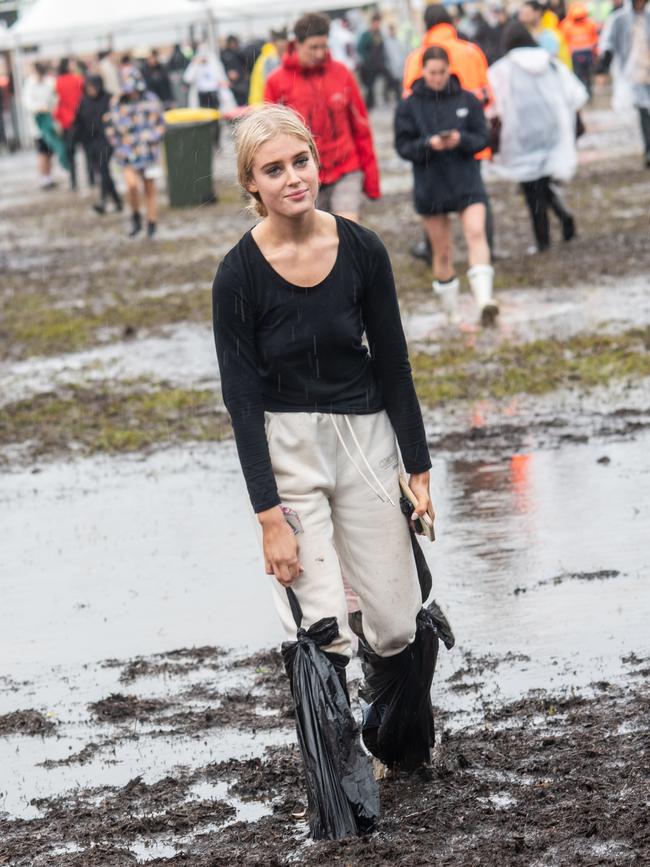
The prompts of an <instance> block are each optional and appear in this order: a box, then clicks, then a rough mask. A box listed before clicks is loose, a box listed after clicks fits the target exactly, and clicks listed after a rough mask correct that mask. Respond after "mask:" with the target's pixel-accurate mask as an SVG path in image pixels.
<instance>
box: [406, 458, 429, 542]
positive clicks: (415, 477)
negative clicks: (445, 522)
mask: <svg viewBox="0 0 650 867" xmlns="http://www.w3.org/2000/svg"><path fill="white" fill-rule="evenodd" d="M409 487H410V489H411V490H412V491H413V493H414V494H415V496H416V497H417V501H418V504H417V506H416V507H415V509H414V510H413V514H412V515H411V521H416V520H417V519H418V518H421V517H422V516H423V515H424V513H425V512H428V513H429V515H430V517H431V520H432V521H433V520H434V518H435V517H436V513H435V512H434V511H433V504H432V503H431V496H430V495H429V471H428V470H427V472H426V473H413V474H412V475H411V476H409ZM414 529H415V528H414Z"/></svg>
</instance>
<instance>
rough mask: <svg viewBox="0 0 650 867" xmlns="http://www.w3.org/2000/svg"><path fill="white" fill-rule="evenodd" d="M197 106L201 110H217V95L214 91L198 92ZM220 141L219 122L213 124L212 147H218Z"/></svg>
mask: <svg viewBox="0 0 650 867" xmlns="http://www.w3.org/2000/svg"><path fill="white" fill-rule="evenodd" d="M199 105H200V106H201V108H215V109H217V110H218V109H219V94H218V93H217V91H216V90H202V91H199ZM220 141H221V129H220V127H219V121H218V120H217V121H215V122H214V146H215V147H216V148H218V147H219V142H220Z"/></svg>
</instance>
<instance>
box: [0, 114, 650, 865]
mask: <svg viewBox="0 0 650 867" xmlns="http://www.w3.org/2000/svg"><path fill="white" fill-rule="evenodd" d="M586 120H587V127H588V130H589V131H588V134H587V136H586V137H585V139H584V140H583V141H582V142H581V164H580V168H579V172H578V176H577V177H576V179H575V181H574V182H573V183H572V184H571V185H570V187H569V188H568V190H567V198H568V201H569V203H570V204H571V206H572V207H573V208H574V209H575V211H576V216H577V222H578V238H577V239H575V240H574V241H573V242H571V244H570V245H565V244H562V243H561V242H559V241H557V242H556V243H555V245H554V247H553V248H552V250H551V252H550V253H547V254H544V255H533V256H529V255H526V252H525V251H526V248H527V247H528V246H530V244H531V235H530V227H529V224H528V218H527V214H526V212H525V210H524V205H523V201H522V200H521V198H520V196H519V194H518V192H517V191H516V189H515V188H514V187H512V186H509V185H507V184H503V183H501V182H496V181H493V180H490V182H489V186H490V192H491V195H492V200H493V204H494V211H495V218H496V226H497V244H496V252H497V260H496V262H495V267H496V275H497V283H496V285H497V289H498V292H499V298H500V302H501V305H502V316H501V323H500V326H499V328H497V329H496V330H494V331H490V332H487V333H485V332H481V331H480V329H478V328H477V326H476V314H475V311H474V310H473V308H472V303H471V299H470V297H469V295H468V293H467V291H465V293H464V295H463V297H462V299H461V301H462V303H461V314H462V323H461V326H460V328H458V329H451V328H449V327H448V326H447V325H446V323H445V321H444V318H443V317H442V315H441V312H440V310H439V309H438V308H437V306H436V304H435V301H434V300H433V299H432V297H431V290H430V279H431V278H430V274H429V272H428V269H427V267H426V265H425V264H423V263H421V262H418V261H415V260H413V259H412V258H411V256H410V255H409V253H408V246H409V244H410V242H411V241H412V240H413V239H415V238H416V237H417V236H418V235H419V227H418V223H417V219H416V217H415V216H414V214H413V211H412V207H411V198H410V179H409V174H408V170H405V167H404V165H403V164H401V163H400V162H399V161H398V160H396V158H395V157H394V155H393V153H392V149H391V145H390V125H389V115H388V113H386V112H384V111H382V110H379V111H378V112H377V113H376V115H375V118H374V123H375V131H376V136H377V142H378V147H379V151H380V158H381V164H382V176H383V180H384V186H385V191H386V193H385V196H384V198H383V199H382V201H381V202H378V203H371V204H369V205H368V206H367V209H366V211H365V217H364V219H365V222H366V223H367V224H368V225H370V226H371V227H372V228H374V229H376V230H377V231H378V232H379V233H380V235H381V236H382V238H383V239H384V241H385V242H386V244H387V246H388V248H389V251H390V253H391V257H392V260H393V263H394V266H395V271H396V277H397V283H398V288H399V293H400V303H401V305H402V309H403V314H404V321H405V327H406V332H407V337H408V339H409V343H410V348H411V357H412V361H413V367H414V373H415V379H416V384H417V388H418V392H419V394H420V398H421V400H422V403H423V407H424V409H425V415H426V420H427V430H428V436H429V442H430V446H431V450H432V455H433V456H434V469H433V479H434V485H435V486H436V487H437V489H438V493H437V496H436V502H437V504H438V505H439V507H440V510H439V514H440V517H439V527H440V534H439V535H440V539H439V541H438V542H437V543H436V546H435V548H431V549H428V550H427V552H426V553H427V557H428V559H429V562H430V564H431V566H432V568H433V570H434V577H435V581H436V595H438V594H439V593H440V594H442V595H441V597H440V601H442V602H443V605H445V606H446V607H447V608H448V610H449V611H450V614H451V619H452V622H453V624H454V626H455V627H456V631H457V634H458V638H459V641H458V648H457V649H456V650H454V651H453V652H452V653H451V654H449V655H443V656H441V659H440V660H439V669H438V672H437V675H436V679H435V683H434V703H435V705H436V717H437V732H438V737H437V746H436V751H435V758H434V764H433V769H432V773H431V775H430V777H429V778H426V779H425V778H422V777H413V778H403V777H394V778H389V779H387V780H385V781H383V782H382V783H381V799H382V811H383V815H382V820H381V824H380V826H379V828H378V830H377V832H376V833H375V834H373V835H371V836H369V837H367V838H363V839H359V840H351V841H346V842H344V843H338V844H333V843H318V844H313V843H311V842H310V841H309V840H308V833H307V827H306V823H305V820H304V818H303V817H302V816H301V813H302V811H303V809H304V803H303V787H302V781H301V777H300V773H301V772H300V763H299V760H298V755H297V751H296V747H295V735H294V732H293V719H292V711H291V702H290V697H289V695H288V691H287V687H286V683H285V680H284V676H283V674H282V672H281V666H280V661H279V655H278V653H277V651H274V650H271V649H268V648H269V647H270V646H271V645H272V643H273V640H274V638H275V633H271V632H270V631H269V629H270V628H269V626H268V622H269V620H270V618H273V617H274V614H273V612H271V611H270V610H269V609H270V605H269V604H268V596H267V595H266V594H267V593H268V588H266V587H263V585H262V584H261V583H260V582H259V575H258V573H259V571H260V570H259V562H258V558H257V554H256V552H255V551H254V550H253V535H252V532H251V531H250V527H249V524H250V518H249V516H248V515H247V513H246V508H245V506H244V499H245V496H244V495H243V494H242V493H241V492H239V493H238V492H237V489H236V485H237V484H238V483H239V482H238V474H237V470H236V457H235V455H234V452H233V448H232V444H231V443H229V442H228V440H229V437H230V430H229V425H228V420H227V417H226V414H225V413H224V411H223V408H222V407H221V406H220V403H219V395H218V377H217V372H216V364H215V359H214V348H213V345H212V337H211V333H210V284H211V280H212V276H213V274H214V270H215V267H216V264H217V262H218V260H219V258H220V256H221V255H222V254H223V253H224V252H225V251H226V250H227V249H228V248H229V247H230V246H231V245H232V244H233V243H234V242H235V241H236V240H237V239H238V237H239V236H240V235H241V233H242V232H243V231H244V230H245V229H246V228H247V227H248V226H249V225H250V222H249V218H248V216H247V215H246V214H245V212H244V210H243V208H242V203H241V198H240V196H239V193H238V192H237V190H236V189H235V188H234V186H233V185H232V181H231V178H232V153H231V150H229V147H230V146H229V144H228V141H227V139H226V144H225V149H224V152H223V153H222V154H221V155H220V156H219V157H218V158H217V160H216V169H215V170H216V175H217V181H218V190H219V195H220V202H219V204H218V205H217V206H213V207H206V208H200V209H196V210H190V211H171V210H169V209H167V208H166V207H165V206H164V205H163V208H162V213H161V218H160V231H159V237H158V238H157V239H156V240H155V241H153V242H150V241H147V240H146V239H137V240H135V241H128V240H127V239H126V238H125V236H124V220H123V218H122V217H120V216H118V215H107V216H106V217H105V218H103V219H102V218H99V217H97V216H96V215H94V214H92V212H91V211H90V204H91V202H92V200H93V195H92V192H91V191H88V190H85V191H82V193H80V194H79V195H78V196H73V195H71V194H70V193H68V192H67V191H66V190H65V189H64V188H63V186H61V187H60V188H59V189H58V190H56V191H54V192H52V193H49V194H42V193H39V192H38V191H37V190H35V189H34V187H33V175H32V171H33V166H32V162H33V157H32V156H31V155H17V156H13V157H9V158H3V159H0V180H1V182H2V185H3V193H4V196H3V200H2V202H0V215H1V216H2V217H3V219H2V221H1V222H0V268H1V269H2V273H3V279H2V282H1V284H0V379H1V381H2V394H0V471H1V475H0V480H1V481H2V483H3V484H2V487H1V489H0V550H2V552H3V559H4V561H5V562H6V563H7V564H8V567H7V568H6V570H3V572H2V573H0V593H1V594H2V598H3V606H2V608H0V648H1V649H2V653H1V654H0V656H1V657H2V658H0V767H2V768H3V769H4V771H5V772H4V773H2V775H1V776H0V864H2V865H12V867H50V865H52V867H57V865H69V867H85V865H89V867H121V865H125V867H126V865H130V864H143V863H147V864H153V865H168V864H169V865H175V864H178V865H181V864H182V865H188V867H210V865H214V867H216V865H222V864H223V865H231V864H235V863H241V864H245V865H274V864H275V865H285V864H287V865H288V864H324V865H329V864H341V865H361V864H400V865H401V864H403V865H425V864H426V865H428V864H434V863H435V864H440V865H463V867H465V865H481V867H483V865H503V867H509V865H518V867H519V865H521V867H523V865H526V867H529V865H530V867H532V865H535V867H555V865H560V867H565V865H566V867H573V865H600V864H607V865H628V864H630V865H645V864H650V825H649V819H648V816H649V815H650V812H649V808H650V767H649V765H650V761H649V758H648V745H649V743H650V738H649V729H648V711H649V710H650V694H649V691H648V675H649V674H650V639H649V638H648V630H647V622H648V617H649V616H650V605H649V599H648V593H647V579H648V577H649V576H648V573H649V572H650V563H649V562H648V552H647V546H646V545H644V544H643V540H644V539H645V538H646V537H647V527H648V521H649V520H650V487H649V483H648V479H649V478H650V458H649V457H648V455H649V454H650V437H649V434H648V429H649V428H650V361H649V359H650V352H649V351H648V350H649V349H650V332H649V328H650V301H649V297H650V296H648V292H647V274H648V273H649V272H650V245H649V244H648V240H649V239H648V201H649V198H650V195H649V194H650V173H649V172H647V171H644V170H643V169H642V168H641V160H640V157H639V156H638V153H636V150H637V144H636V136H638V133H637V132H636V128H635V126H634V119H633V118H632V119H629V118H626V117H622V116H621V117H614V116H613V115H612V113H611V112H609V111H608V110H607V108H606V107H605V105H604V103H602V104H597V105H596V106H595V107H594V108H592V109H590V110H589V111H588V112H587V113H586ZM556 234H557V233H556ZM463 256H464V251H463V248H462V245H459V247H458V252H457V259H458V265H459V271H460V273H461V274H462V273H463V272H464V270H465V269H464V265H463ZM466 289H467V287H466V286H465V290H466ZM224 441H225V442H224ZM140 502H142V504H143V505H142V507H140V506H139V503H140ZM214 515H217V516H221V515H225V516H227V517H226V519H224V520H223V521H218V520H217V521H216V523H217V526H215V519H214V518H213V516H214ZM21 516H24V517H21ZM233 576H234V579H235V580H233ZM256 581H257V582H258V583H257V584H256V583H254V582H256ZM235 582H236V583H235ZM222 636H223V638H222ZM216 643H223V647H221V646H215V644H216ZM247 646H248V647H254V648H256V649H255V652H254V653H253V652H251V651H247V650H245V647H247ZM170 647H171V648H174V647H179V648H181V649H177V650H170V649H169V648H170ZM262 647H265V648H266V649H260V648H262ZM358 674H359V672H358V669H356V668H354V667H353V668H352V671H351V676H352V690H351V691H352V695H353V698H354V701H355V708H356V710H357V711H359V707H358V703H357V700H356V692H357V689H358V685H359V683H358V679H357V678H358Z"/></svg>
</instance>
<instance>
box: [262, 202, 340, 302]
mask: <svg viewBox="0 0 650 867" xmlns="http://www.w3.org/2000/svg"><path fill="white" fill-rule="evenodd" d="M332 216H333V217H334V220H335V222H336V235H337V238H338V246H337V248H336V258H335V259H334V264H333V265H332V267H331V268H330V270H329V271H328V273H327V274H326V275H325V276H324V277H323V279H322V280H320V281H319V282H318V283H314V284H313V285H312V286H300V285H299V284H298V283H291V281H290V280H287V278H286V277H283V276H282V274H280V272H279V271H276V269H275V268H274V267H273V265H271V263H270V262H269V260H268V259H267V258H266V256H265V255H264V253H262V250H261V249H260V247H259V245H258V243H257V241H256V240H255V238H254V237H253V230H252V229H249V230H248V237H249V238H250V240H251V242H252V244H253V247H254V249H255V251H256V253H257V255H258V256H259V258H260V259H261V260H262V262H263V263H264V265H265V266H266V268H267V270H269V271H270V272H271V273H272V274H273V276H274V277H275V278H276V279H277V280H281V281H282V282H283V283H284V284H285V286H289V287H290V288H291V289H296V290H298V291H300V292H307V291H309V290H311V289H318V288H320V287H321V286H322V285H323V284H324V283H327V281H328V280H329V279H330V278H331V277H332V275H333V274H334V272H335V271H336V269H337V267H338V264H339V259H340V258H341V223H340V218H339V217H338V215H337V214H332Z"/></svg>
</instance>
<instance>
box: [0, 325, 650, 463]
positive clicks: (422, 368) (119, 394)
mask: <svg viewBox="0 0 650 867" xmlns="http://www.w3.org/2000/svg"><path fill="white" fill-rule="evenodd" d="M411 361H412V365H413V372H414V378H415V385H416V389H417V391H418V394H419V397H420V399H421V401H422V403H423V404H424V405H425V406H437V405H439V404H441V403H443V402H448V401H454V400H482V399H486V398H495V399H499V398H505V397H509V396H512V395H515V394H519V393H527V394H544V393H547V392H549V391H553V390H555V389H558V388H566V387H569V388H576V389H583V390H584V389H588V388H591V387H594V386H598V385H606V384H607V383H609V382H611V381H613V380H622V379H623V380H624V379H636V378H639V377H645V376H650V327H647V328H645V329H643V328H635V329H631V330H629V331H626V332H624V333H623V334H618V335H594V334H581V335H577V336H575V337H572V338H571V339H569V340H565V341H559V340H536V341H534V342H532V343H527V344H502V345H500V346H499V347H497V348H495V349H493V350H486V349H485V348H480V347H479V348H477V347H474V346H472V345H469V344H467V343H461V342H460V341H459V342H457V343H453V344H452V343H448V344H445V345H443V346H441V347H440V348H439V349H438V350H437V351H436V352H435V353H434V354H429V353H426V352H417V353H414V354H413V355H412V358H411ZM231 433H232V432H231V427H230V422H229V419H228V415H227V413H226V412H225V411H224V410H223V409H222V408H219V406H218V398H217V395H216V393H215V391H213V390H211V389H202V390H198V389H196V390H195V389H187V388H173V387H171V386H169V385H167V384H165V383H151V382H148V381H146V380H142V379H140V380H134V381H131V382H122V383H120V384H119V385H118V384H116V383H114V382H100V383H97V384H96V385H92V386H69V387H65V388H63V389H61V390H60V391H59V392H56V393H54V392H48V393H43V394H38V395H36V396H34V397H33V398H30V399H26V400H22V401H17V402H14V403H11V404H8V405H6V406H4V407H3V412H2V415H1V416H0V450H1V451H0V455H1V454H2V451H4V453H5V455H7V454H8V453H9V452H8V449H9V448H10V447H11V448H13V449H14V450H15V447H16V446H17V447H19V449H20V451H21V458H22V459H23V460H35V459H40V458H44V457H56V456H72V455H80V456H88V455H93V454H98V453H105V454H119V453H125V452H126V453H128V452H138V451H147V450H150V449H152V448H155V447H167V446H170V445H177V444H179V443H183V442H190V441H193V442H216V441H220V440H223V439H225V438H228V437H230V436H231ZM1 460H2V457H0V461H1ZM5 460H6V457H5Z"/></svg>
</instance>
